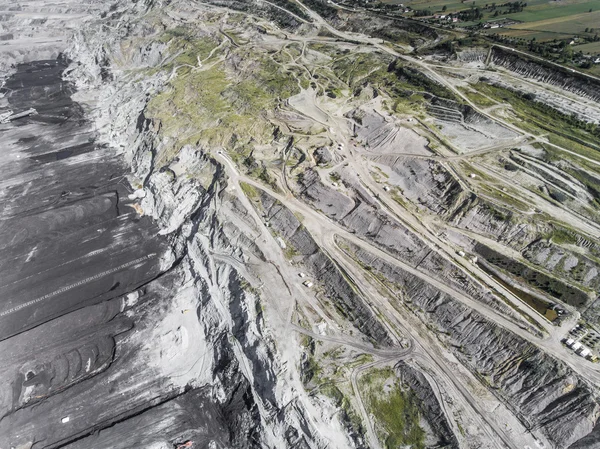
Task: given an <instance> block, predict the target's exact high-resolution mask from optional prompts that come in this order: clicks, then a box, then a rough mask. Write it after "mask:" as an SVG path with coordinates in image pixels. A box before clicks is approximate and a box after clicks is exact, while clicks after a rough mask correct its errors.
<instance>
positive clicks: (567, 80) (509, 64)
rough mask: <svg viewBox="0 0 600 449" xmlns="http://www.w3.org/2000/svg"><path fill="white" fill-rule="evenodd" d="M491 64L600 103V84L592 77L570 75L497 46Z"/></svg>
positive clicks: (563, 69) (565, 70)
mask: <svg viewBox="0 0 600 449" xmlns="http://www.w3.org/2000/svg"><path fill="white" fill-rule="evenodd" d="M491 62H492V63H493V64H495V65H498V66H501V67H505V68H507V69H509V70H511V71H512V72H515V73H517V74H519V75H521V76H524V77H527V78H532V79H535V80H538V81H542V82H544V83H549V84H553V85H556V86H560V87H561V88H562V89H565V90H568V91H570V92H572V93H574V94H577V95H581V96H582V97H586V98H589V99H591V100H594V101H600V84H599V83H598V81H597V80H595V79H594V78H592V77H587V76H585V75H580V74H575V73H569V72H568V71H567V69H565V68H561V67H559V66H558V65H555V64H554V65H551V64H550V63H546V62H543V61H540V60H535V61H534V60H533V59H532V58H528V57H527V56H525V55H523V54H521V53H519V54H515V52H511V51H509V50H508V49H505V48H500V47H497V46H494V47H492V54H491Z"/></svg>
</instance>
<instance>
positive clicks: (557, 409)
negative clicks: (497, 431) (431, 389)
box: [349, 244, 600, 447]
mask: <svg viewBox="0 0 600 449" xmlns="http://www.w3.org/2000/svg"><path fill="white" fill-rule="evenodd" d="M349 246H350V247H351V249H352V250H353V251H354V254H356V256H357V257H358V258H359V260H363V261H369V263H370V264H371V266H372V267H373V270H375V271H376V272H377V273H379V274H381V275H382V276H384V277H385V278H386V279H387V280H388V281H389V282H390V283H391V284H394V285H401V286H402V288H403V291H404V295H405V296H404V297H405V300H406V301H410V302H412V303H413V307H415V308H416V310H417V311H418V313H419V314H422V316H423V319H424V320H425V321H426V322H430V323H433V325H435V326H436V327H437V328H438V330H439V331H440V333H439V334H438V335H440V336H441V335H443V337H441V338H443V339H444V340H445V342H446V344H447V345H448V347H449V348H450V349H451V350H452V351H453V352H454V353H455V355H456V356H457V357H458V358H459V359H460V360H461V361H463V363H464V364H465V366H467V367H469V369H471V370H472V371H473V372H474V373H476V375H477V376H478V377H479V378H480V379H482V380H483V381H484V382H486V383H488V384H489V385H490V387H491V388H493V391H494V392H495V393H496V394H497V395H499V396H500V397H502V398H503V399H504V400H505V401H506V403H507V404H508V405H509V406H510V407H511V408H512V409H513V411H514V412H515V413H516V414H517V416H519V418H520V419H521V420H522V421H523V422H524V423H525V425H526V427H527V428H539V429H541V430H542V432H543V433H544V434H545V435H546V437H547V438H548V439H549V440H550V441H552V443H553V444H554V445H555V446H556V447H569V446H571V445H572V444H574V443H576V442H577V441H579V440H580V439H582V438H584V437H585V436H586V435H588V434H590V433H592V432H593V430H594V423H595V422H596V420H597V417H598V414H599V413H600V406H599V405H598V404H597V402H596V398H595V396H594V393H593V391H592V389H591V388H590V386H589V385H588V384H587V383H586V382H585V381H584V380H582V379H581V378H580V377H579V376H577V375H576V374H574V373H573V372H572V371H571V370H570V369H569V368H568V367H566V366H565V365H564V364H563V363H561V362H558V361H557V360H555V359H554V358H552V357H550V356H548V355H547V354H545V353H544V352H543V351H541V350H539V349H538V348H536V347H535V346H533V345H532V344H530V343H528V342H527V341H525V340H523V339H521V338H520V337H519V336H517V335H515V334H513V333H511V332H508V331H506V330H501V329H499V328H498V327H497V325H495V324H493V323H491V322H490V321H488V320H486V319H485V318H484V317H483V316H482V315H480V314H478V313H477V312H474V311H473V310H469V309H468V308H467V307H465V306H464V305H462V304H460V303H458V302H457V301H456V300H454V299H452V298H451V297H450V296H448V295H447V294H445V293H443V292H440V291H439V290H436V289H435V288H434V287H432V286H430V285H427V284H425V283H424V282H423V281H421V280H419V279H416V278H415V277H414V276H411V275H410V274H408V273H406V272H405V271H403V270H400V269H398V268H397V267H393V266H391V265H389V264H387V263H386V262H384V261H382V260H380V259H378V258H376V257H374V256H373V255H372V254H369V253H368V252H366V251H364V250H362V249H359V248H358V247H356V246H353V245H351V244H349Z"/></svg>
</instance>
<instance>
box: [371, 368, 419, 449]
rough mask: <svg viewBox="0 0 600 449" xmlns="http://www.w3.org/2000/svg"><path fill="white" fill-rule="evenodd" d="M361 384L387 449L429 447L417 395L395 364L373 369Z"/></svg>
mask: <svg viewBox="0 0 600 449" xmlns="http://www.w3.org/2000/svg"><path fill="white" fill-rule="evenodd" d="M360 386H361V390H364V396H365V399H366V402H367V403H368V406H369V410H370V412H371V413H372V414H373V415H374V416H375V420H376V421H377V424H378V430H379V432H378V433H379V434H380V436H381V439H382V440H383V441H384V443H385V447H386V449H396V448H399V447H411V448H413V449H425V431H424V430H423V429H422V428H421V426H420V410H419V407H418V403H417V399H416V397H415V396H414V394H413V393H412V392H411V391H410V390H409V389H407V388H405V387H404V386H402V385H401V383H400V382H399V380H398V379H397V378H396V376H395V374H394V372H393V371H392V369H391V368H384V369H375V370H371V371H370V372H368V373H367V374H365V375H364V376H363V377H362V378H361V379H360ZM386 390H387V392H386Z"/></svg>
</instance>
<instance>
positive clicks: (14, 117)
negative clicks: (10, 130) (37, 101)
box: [0, 108, 37, 123]
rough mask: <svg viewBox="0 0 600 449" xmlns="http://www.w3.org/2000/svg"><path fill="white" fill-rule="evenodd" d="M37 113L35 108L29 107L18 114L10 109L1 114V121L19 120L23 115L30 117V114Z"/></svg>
mask: <svg viewBox="0 0 600 449" xmlns="http://www.w3.org/2000/svg"><path fill="white" fill-rule="evenodd" d="M35 114H37V111H36V110H35V109H34V108H29V109H27V110H26V111H23V112H19V113H18V114H13V111H8V112H5V113H3V114H0V123H8V122H12V121H13V120H17V119H20V118H23V117H29V116H30V115H35Z"/></svg>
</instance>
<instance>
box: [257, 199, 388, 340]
mask: <svg viewBox="0 0 600 449" xmlns="http://www.w3.org/2000/svg"><path fill="white" fill-rule="evenodd" d="M260 201H261V208H262V209H263V210H264V213H265V216H266V219H267V220H268V221H269V223H270V225H271V227H272V228H273V230H274V231H275V232H276V233H277V234H278V235H281V237H283V239H284V240H285V242H286V244H289V245H291V246H292V248H293V249H294V254H297V255H298V256H299V257H298V258H299V259H300V260H301V263H302V265H303V266H304V267H305V269H306V270H307V271H308V273H309V274H310V275H311V276H312V277H313V278H314V279H317V280H318V282H319V283H321V284H322V286H323V288H324V290H325V296H326V297H328V298H331V299H333V300H334V301H335V305H336V308H338V310H341V311H342V313H343V315H344V316H345V317H347V318H348V319H349V320H350V322H351V323H352V324H354V325H355V326H356V327H357V328H358V329H359V330H361V331H362V332H363V333H364V334H365V335H367V336H369V337H370V338H371V339H372V340H373V341H374V342H376V343H377V344H378V345H382V346H387V345H390V344H391V343H392V340H391V338H390V336H389V335H388V332H387V331H386V329H385V328H384V327H383V325H382V324H381V323H380V322H379V321H378V320H377V319H376V317H375V316H374V315H373V313H372V312H371V310H369V309H368V308H367V307H366V306H365V304H364V300H363V299H362V298H361V297H360V296H359V295H358V294H357V293H356V292H355V291H354V289H353V287H352V286H351V285H350V284H349V283H348V281H346V279H344V276H343V272H342V269H341V268H340V267H339V266H337V265H336V264H335V263H334V262H333V261H332V260H331V259H330V258H329V257H328V256H327V255H326V254H325V253H324V252H323V251H322V250H321V249H320V248H319V246H318V245H317V244H316V243H315V241H314V239H313V238H312V236H311V235H310V233H308V231H307V230H306V229H305V228H304V227H303V226H302V224H301V223H300V221H299V220H298V219H297V218H296V216H295V215H294V214H293V213H292V212H290V211H289V210H288V209H287V208H285V207H284V206H283V205H282V204H281V203H280V202H279V201H277V200H275V199H274V198H272V197H271V196H270V195H269V194H267V193H265V192H261V194H260Z"/></svg>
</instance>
